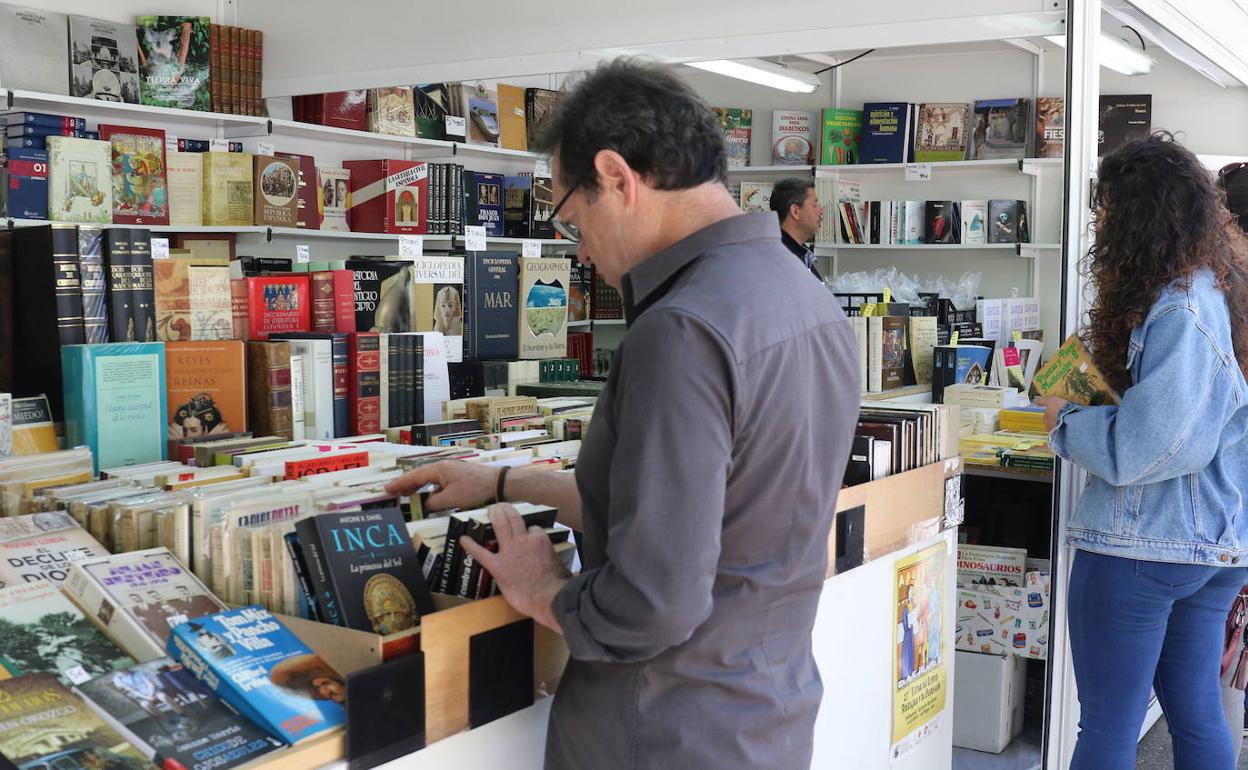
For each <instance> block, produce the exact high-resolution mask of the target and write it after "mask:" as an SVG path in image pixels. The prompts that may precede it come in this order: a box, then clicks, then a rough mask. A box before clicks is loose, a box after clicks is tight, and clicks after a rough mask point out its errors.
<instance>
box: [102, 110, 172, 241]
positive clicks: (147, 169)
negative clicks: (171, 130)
mask: <svg viewBox="0 0 1248 770" xmlns="http://www.w3.org/2000/svg"><path fill="white" fill-rule="evenodd" d="M100 139H102V140H104V141H106V142H109V143H110V144H111V145H112V148H113V224H118V225H145V226H146V225H167V224H169V190H168V187H169V185H168V181H167V179H168V174H167V173H166V171H165V169H166V166H165V132H164V131H162V130H161V129H159V128H138V127H136V126H111V125H108V124H106V123H101V124H100Z"/></svg>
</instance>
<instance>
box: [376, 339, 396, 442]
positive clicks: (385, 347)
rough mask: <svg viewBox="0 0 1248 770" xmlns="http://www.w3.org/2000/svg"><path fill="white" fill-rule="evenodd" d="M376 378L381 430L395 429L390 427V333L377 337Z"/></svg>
mask: <svg viewBox="0 0 1248 770" xmlns="http://www.w3.org/2000/svg"><path fill="white" fill-rule="evenodd" d="M377 355H378V361H379V363H378V372H377V374H378V377H377V382H378V383H379V384H380V390H381V394H380V395H381V403H380V406H379V407H378V413H379V415H380V417H381V429H382V430H385V429H386V428H390V427H396V426H391V425H390V333H389V332H382V333H381V334H378V335H377Z"/></svg>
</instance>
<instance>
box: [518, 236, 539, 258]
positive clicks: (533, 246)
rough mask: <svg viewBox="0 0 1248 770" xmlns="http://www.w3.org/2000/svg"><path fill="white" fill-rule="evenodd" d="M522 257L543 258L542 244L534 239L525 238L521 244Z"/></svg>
mask: <svg viewBox="0 0 1248 770" xmlns="http://www.w3.org/2000/svg"><path fill="white" fill-rule="evenodd" d="M520 256H522V257H540V256H542V243H541V241H535V240H533V239H532V238H525V239H524V241H523V242H522V243H521V244H520Z"/></svg>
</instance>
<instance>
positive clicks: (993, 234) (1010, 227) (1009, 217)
mask: <svg viewBox="0 0 1248 770" xmlns="http://www.w3.org/2000/svg"><path fill="white" fill-rule="evenodd" d="M988 222H989V225H988V242H989V243H1027V242H1028V241H1030V237H1029V234H1028V227H1027V203H1026V202H1025V201H1009V200H994V201H988Z"/></svg>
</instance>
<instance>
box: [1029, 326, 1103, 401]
mask: <svg viewBox="0 0 1248 770" xmlns="http://www.w3.org/2000/svg"><path fill="white" fill-rule="evenodd" d="M1031 384H1032V387H1033V388H1034V389H1035V391H1036V392H1037V393H1039V394H1040V395H1042V396H1057V397H1058V398H1064V399H1066V400H1067V401H1070V402H1072V403H1076V404H1083V405H1084V406H1105V405H1107V404H1117V403H1118V394H1116V393H1114V391H1113V389H1112V388H1110V387H1109V384H1108V383H1107V382H1106V381H1105V377H1104V375H1102V374H1101V372H1100V370H1099V369H1097V368H1096V364H1094V363H1092V357H1091V356H1090V355H1088V349H1087V348H1086V347H1084V344H1083V340H1081V339H1079V337H1078V335H1075V334H1072V335H1070V336H1069V337H1067V338H1066V341H1065V342H1063V343H1062V346H1061V347H1060V348H1058V349H1057V354H1056V355H1054V356H1053V359H1052V360H1051V361H1049V362H1048V363H1047V364H1045V365H1044V368H1042V369H1040V371H1038V372H1036V376H1035V377H1034V378H1033V379H1032V383H1031Z"/></svg>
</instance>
